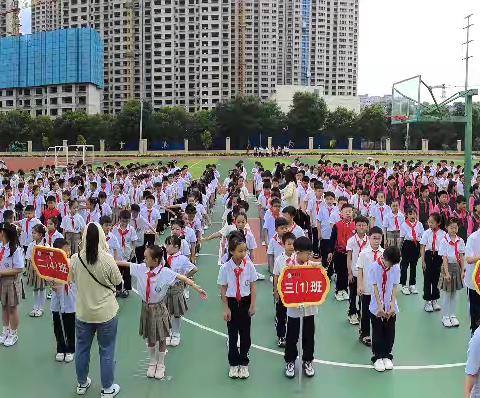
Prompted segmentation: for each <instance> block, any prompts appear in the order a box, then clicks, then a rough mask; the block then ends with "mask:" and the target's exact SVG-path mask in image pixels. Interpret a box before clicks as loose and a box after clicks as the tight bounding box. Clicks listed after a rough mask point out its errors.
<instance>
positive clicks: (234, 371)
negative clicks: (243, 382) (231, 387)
mask: <svg viewBox="0 0 480 398" xmlns="http://www.w3.org/2000/svg"><path fill="white" fill-rule="evenodd" d="M228 377H230V378H231V379H238V366H230V370H229V371H228Z"/></svg>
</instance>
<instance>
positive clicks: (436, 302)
mask: <svg viewBox="0 0 480 398" xmlns="http://www.w3.org/2000/svg"><path fill="white" fill-rule="evenodd" d="M432 307H433V310H434V311H441V310H442V307H441V306H440V304H438V301H437V300H433V301H432Z"/></svg>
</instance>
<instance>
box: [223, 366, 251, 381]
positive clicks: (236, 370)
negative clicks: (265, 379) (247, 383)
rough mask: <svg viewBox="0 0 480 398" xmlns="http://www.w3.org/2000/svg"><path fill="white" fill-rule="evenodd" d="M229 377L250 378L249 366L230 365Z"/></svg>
mask: <svg viewBox="0 0 480 398" xmlns="http://www.w3.org/2000/svg"><path fill="white" fill-rule="evenodd" d="M228 377H230V378H231V379H248V378H249V377H250V372H249V370H248V366H230V369H229V371H228Z"/></svg>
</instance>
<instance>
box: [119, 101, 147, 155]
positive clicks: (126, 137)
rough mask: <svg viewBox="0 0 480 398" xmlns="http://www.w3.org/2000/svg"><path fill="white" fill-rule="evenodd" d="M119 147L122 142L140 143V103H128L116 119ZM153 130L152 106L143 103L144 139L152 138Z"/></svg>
mask: <svg viewBox="0 0 480 398" xmlns="http://www.w3.org/2000/svg"><path fill="white" fill-rule="evenodd" d="M114 128H115V131H116V135H117V140H118V141H117V147H116V148H118V143H119V142H120V141H125V142H135V143H137V142H138V139H139V134H140V101H136V100H135V101H128V102H126V103H125V105H124V107H123V109H122V111H121V112H120V113H118V114H117V116H116V119H115V126H114ZM151 129H152V106H151V104H150V103H149V102H144V103H143V137H144V138H150V136H151Z"/></svg>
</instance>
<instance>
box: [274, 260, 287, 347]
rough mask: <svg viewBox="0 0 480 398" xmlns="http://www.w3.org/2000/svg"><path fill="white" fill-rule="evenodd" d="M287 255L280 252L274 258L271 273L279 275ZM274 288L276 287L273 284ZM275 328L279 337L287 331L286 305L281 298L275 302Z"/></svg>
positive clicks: (282, 337) (284, 335) (283, 335)
mask: <svg viewBox="0 0 480 398" xmlns="http://www.w3.org/2000/svg"><path fill="white" fill-rule="evenodd" d="M288 259H289V257H287V255H286V254H285V253H282V254H280V255H279V256H278V257H277V258H276V259H275V263H274V266H273V275H274V276H277V277H278V276H280V274H281V273H282V271H283V269H284V268H285V266H286V265H287V260H288ZM273 288H274V289H276V288H277V287H276V286H274V287H273ZM275 329H276V332H277V337H278V338H279V339H284V338H285V337H286V333H287V307H285V306H284V305H283V303H282V300H280V299H279V300H277V301H276V302H275Z"/></svg>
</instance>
